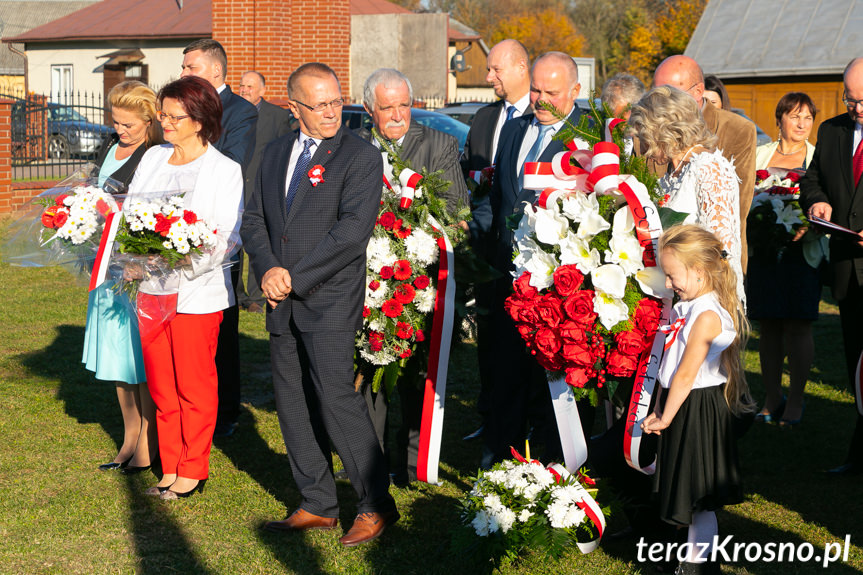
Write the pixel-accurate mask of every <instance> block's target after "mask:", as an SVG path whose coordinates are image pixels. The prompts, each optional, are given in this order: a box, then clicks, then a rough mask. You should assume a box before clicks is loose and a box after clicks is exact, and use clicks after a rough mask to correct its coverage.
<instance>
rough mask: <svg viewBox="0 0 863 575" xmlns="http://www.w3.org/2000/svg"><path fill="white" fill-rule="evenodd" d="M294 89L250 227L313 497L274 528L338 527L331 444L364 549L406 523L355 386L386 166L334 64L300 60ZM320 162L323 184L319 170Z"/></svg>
mask: <svg viewBox="0 0 863 575" xmlns="http://www.w3.org/2000/svg"><path fill="white" fill-rule="evenodd" d="M288 96H289V98H290V99H291V102H290V108H291V111H292V112H293V114H294V116H295V117H296V118H297V119H298V120H299V125H300V132H299V133H298V134H290V135H287V136H284V137H282V138H279V139H277V140H275V141H274V142H272V143H270V145H268V146H267V147H266V149H265V150H264V154H263V157H262V158H261V167H260V169H259V170H258V174H257V176H256V178H255V189H254V192H253V193H252V198H251V200H250V201H249V204H248V205H247V206H246V211H245V213H244V215H243V224H242V227H241V231H240V233H241V235H242V238H243V241H244V245H245V248H246V251H247V252H248V254H249V258H250V260H251V264H252V266H253V267H254V268H255V274H256V275H257V276H258V277H259V278H261V287H262V289H263V292H264V297H266V298H267V303H268V313H267V331H268V332H269V333H270V359H271V362H272V372H273V386H274V388H275V397H276V409H277V410H278V415H279V425H280V426H281V429H282V436H283V437H284V440H285V446H286V447H287V450H288V459H289V461H290V463H291V469H292V471H293V476H294V480H295V481H296V483H297V487H298V488H299V490H300V493H301V494H302V498H303V500H302V503H300V506H299V508H298V509H297V510H296V511H294V512H293V513H292V514H291V515H290V516H288V517H287V518H286V519H284V520H282V521H272V522H269V523H267V525H266V527H267V529H270V530H274V531H302V530H308V529H333V528H335V527H336V525H337V524H338V516H339V506H338V500H337V497H336V485H335V481H334V479H333V472H332V458H331V451H330V440H332V443H333V444H334V445H335V448H336V451H337V452H338V454H339V456H340V457H341V460H342V463H343V464H344V467H345V470H346V471H347V474H348V477H349V478H350V480H351V483H352V484H353V486H354V489H355V490H356V492H357V496H358V497H359V502H358V504H357V511H358V515H357V517H356V519H355V521H354V524H353V525H352V527H351V529H350V530H349V531H348V532H347V533H346V534H345V535H344V536H343V537H342V538H341V539H340V542H341V543H342V544H343V545H345V546H354V545H359V544H361V543H365V542H367V541H370V540H372V539H374V538H376V537H378V536H379V535H380V534H381V533H382V532H383V530H384V528H385V527H386V526H388V525H390V524H392V523H394V522H395V521H397V520H398V518H399V515H398V512H397V511H396V508H395V502H394V501H393V499H392V497H391V496H390V494H389V477H388V476H387V469H386V464H385V462H384V456H383V451H382V450H381V448H380V445H379V444H378V440H377V437H376V436H375V432H374V429H373V427H372V422H371V420H370V419H369V414H368V410H367V408H366V404H365V401H364V400H363V398H362V397H361V396H360V395H359V394H358V393H356V392H355V391H354V387H353V356H354V337H355V336H356V331H357V330H358V329H359V328H360V326H361V324H362V315H361V314H362V308H363V301H364V299H365V279H366V246H367V244H368V241H369V237H370V236H371V233H372V229H373V228H374V225H375V220H376V218H377V214H378V208H379V206H380V197H381V179H382V177H383V166H382V162H381V156H380V153H379V152H377V151H376V150H375V148H374V147H373V146H371V145H369V144H368V143H367V142H363V141H362V140H361V139H360V138H358V137H356V136H355V135H354V134H353V133H352V132H351V131H350V130H348V129H347V128H345V127H343V126H342V125H341V109H342V104H343V100H342V97H341V87H340V86H339V81H338V78H337V77H336V75H335V72H333V70H332V69H331V68H329V67H328V66H326V65H325V64H320V63H309V64H304V65H302V66H300V67H299V68H297V70H295V71H294V73H293V74H291V77H290V78H289V80H288ZM314 169H318V172H320V179H313V178H312V176H311V175H310V172H311V171H312V170H314Z"/></svg>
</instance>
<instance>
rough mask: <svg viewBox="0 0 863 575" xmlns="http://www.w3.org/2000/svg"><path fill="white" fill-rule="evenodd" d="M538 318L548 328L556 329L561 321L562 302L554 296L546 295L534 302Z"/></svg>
mask: <svg viewBox="0 0 863 575" xmlns="http://www.w3.org/2000/svg"><path fill="white" fill-rule="evenodd" d="M536 311H537V313H538V314H539V317H540V318H541V319H542V321H544V322H545V323H546V325H548V326H549V327H557V326H559V325H560V322H562V321H563V319H564V316H563V302H562V301H561V300H560V298H559V297H557V296H556V295H554V294H551V293H547V294H545V295H543V296H541V297H540V298H539V300H538V301H537V302H536Z"/></svg>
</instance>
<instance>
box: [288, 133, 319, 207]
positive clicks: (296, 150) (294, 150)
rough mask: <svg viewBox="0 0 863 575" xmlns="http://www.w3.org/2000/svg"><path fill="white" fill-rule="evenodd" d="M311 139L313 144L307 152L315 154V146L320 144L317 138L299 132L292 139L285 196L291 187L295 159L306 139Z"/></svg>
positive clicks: (296, 159)
mask: <svg viewBox="0 0 863 575" xmlns="http://www.w3.org/2000/svg"><path fill="white" fill-rule="evenodd" d="M309 139H311V140H312V141H313V142H314V144H313V145H312V147H311V148H309V153H311V154H312V156H314V155H315V148H317V147H318V146H320V145H321V140H320V139H319V138H312V137H311V136H307V135H305V134H304V133H302V132H300V137H299V138H297V139H296V140H295V141H294V147H293V148H292V149H291V159H290V161H289V162H288V173H287V174H285V197H287V195H288V188H289V187H291V178H292V177H293V176H294V170H295V169H296V168H297V161H298V160H299V159H300V155H301V154H302V153H303V148H305V147H306V140H309Z"/></svg>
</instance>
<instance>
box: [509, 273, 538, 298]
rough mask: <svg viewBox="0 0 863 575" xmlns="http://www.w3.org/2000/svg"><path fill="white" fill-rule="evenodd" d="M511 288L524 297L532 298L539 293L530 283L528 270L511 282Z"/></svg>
mask: <svg viewBox="0 0 863 575" xmlns="http://www.w3.org/2000/svg"><path fill="white" fill-rule="evenodd" d="M512 289H513V291H515V293H517V294H518V295H519V297H522V298H524V299H533V298H535V297H536V296H538V295H539V292H538V291H536V288H535V287H533V286H532V285H530V272H524V273H523V274H521V277H519V278H518V279H517V280H515V281H514V282H512Z"/></svg>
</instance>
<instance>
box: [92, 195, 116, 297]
mask: <svg viewBox="0 0 863 575" xmlns="http://www.w3.org/2000/svg"><path fill="white" fill-rule="evenodd" d="M121 216H122V214H121V213H120V212H111V213H110V214H107V215H106V216H105V227H104V228H103V229H102V237H101V239H100V240H99V250H98V251H97V252H96V261H95V262H94V263H93V273H91V274H90V287H89V291H93V290H94V289H96V288H97V287H99V286H100V285H102V282H104V281H105V276H106V275H107V274H108V265H109V264H110V263H111V251H112V249H113V247H114V238H115V237H117V228H118V227H119V225H120V219H121Z"/></svg>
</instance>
